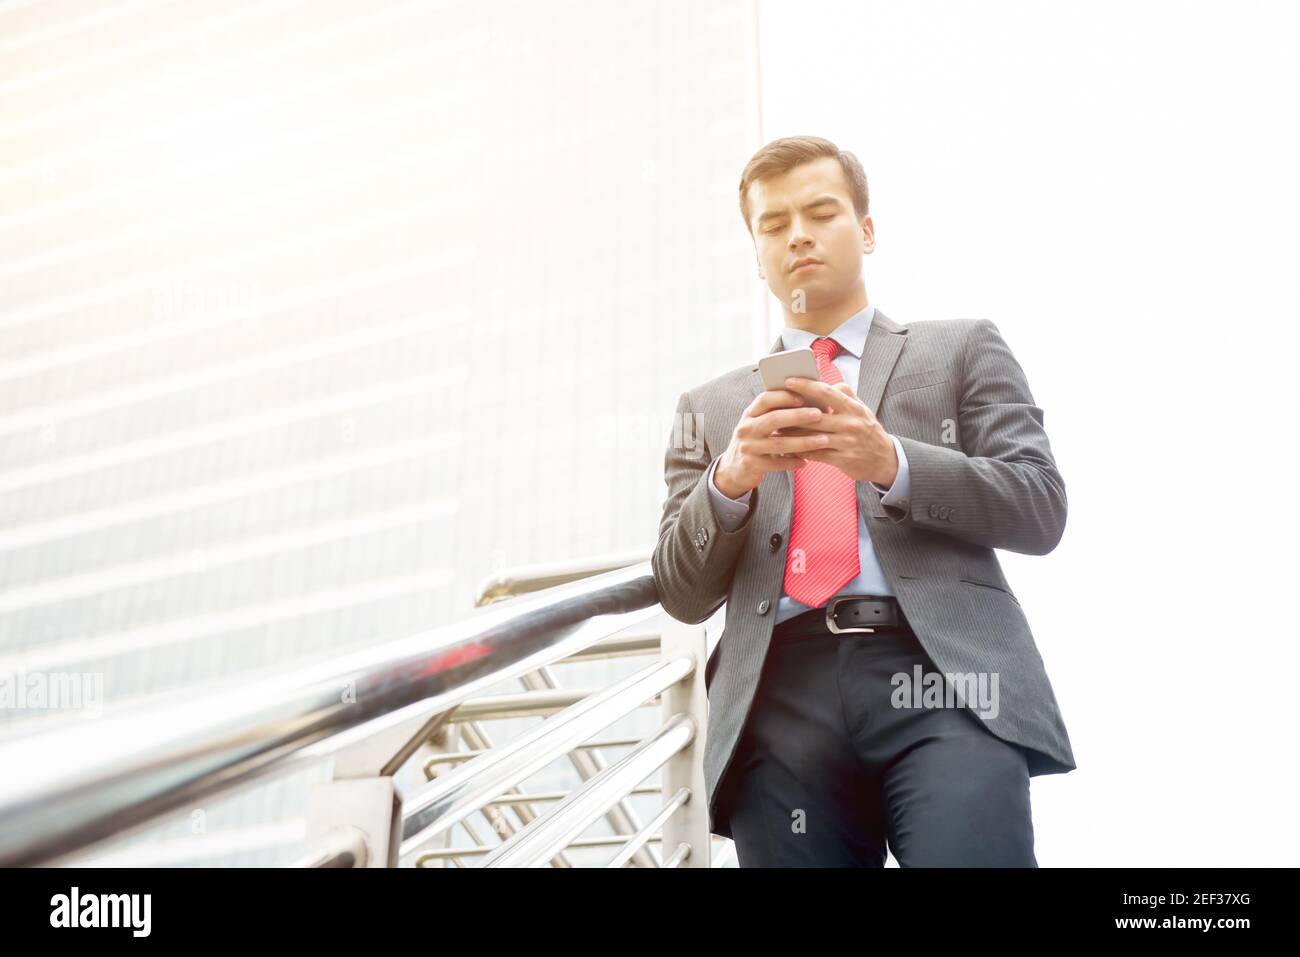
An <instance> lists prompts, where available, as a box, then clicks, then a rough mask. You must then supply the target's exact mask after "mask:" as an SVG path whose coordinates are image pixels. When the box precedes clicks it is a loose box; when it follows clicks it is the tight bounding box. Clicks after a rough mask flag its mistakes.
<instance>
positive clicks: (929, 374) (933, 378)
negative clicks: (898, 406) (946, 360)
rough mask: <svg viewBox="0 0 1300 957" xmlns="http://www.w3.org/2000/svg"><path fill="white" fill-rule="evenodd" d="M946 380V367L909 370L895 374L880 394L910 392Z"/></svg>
mask: <svg viewBox="0 0 1300 957" xmlns="http://www.w3.org/2000/svg"><path fill="white" fill-rule="evenodd" d="M947 381H948V370H947V369H924V370H922V371H921V372H909V373H907V374H906V375H897V376H894V377H893V378H892V379H890V380H889V382H888V383H887V384H886V386H885V391H884V393H883V395H882V398H883V397H884V396H888V395H896V394H897V393H899V392H910V391H911V390H913V389H924V388H925V387H926V386H928V385H941V384H942V383H944V382H947Z"/></svg>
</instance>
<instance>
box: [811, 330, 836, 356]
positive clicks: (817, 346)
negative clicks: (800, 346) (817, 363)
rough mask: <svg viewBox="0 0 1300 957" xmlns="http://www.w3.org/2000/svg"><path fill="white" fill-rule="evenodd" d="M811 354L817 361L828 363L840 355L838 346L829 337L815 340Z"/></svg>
mask: <svg viewBox="0 0 1300 957" xmlns="http://www.w3.org/2000/svg"><path fill="white" fill-rule="evenodd" d="M812 350H813V354H814V355H815V356H817V358H818V359H824V360H826V361H827V362H829V361H830V360H831V359H834V358H835V357H836V356H837V355H839V354H840V344H839V342H837V341H836V340H834V339H832V338H830V337H829V336H826V337H823V338H821V339H817V340H816V341H814V342H813V344H812Z"/></svg>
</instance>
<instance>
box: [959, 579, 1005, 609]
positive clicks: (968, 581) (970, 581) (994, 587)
mask: <svg viewBox="0 0 1300 957" xmlns="http://www.w3.org/2000/svg"><path fill="white" fill-rule="evenodd" d="M960 581H961V582H962V584H964V585H976V586H978V587H980V588H989V589H992V590H993V591H995V592H999V593H1001V594H1003V595H1006V596H1007V597H1008V598H1010V599H1011V600H1012V601H1014V602H1015V603H1016V604H1017V605H1019V604H1020V599H1019V598H1017V597H1016V596H1015V595H1013V594H1012V593H1011V590H1010V589H1007V588H1003V587H1002V586H1001V585H995V584H993V583H992V582H978V581H975V579H973V578H962V579H960Z"/></svg>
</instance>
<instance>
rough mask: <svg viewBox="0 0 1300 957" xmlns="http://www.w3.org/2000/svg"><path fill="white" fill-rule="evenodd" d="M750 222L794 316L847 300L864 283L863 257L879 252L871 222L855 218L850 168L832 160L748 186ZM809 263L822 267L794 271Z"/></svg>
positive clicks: (770, 276) (761, 256)
mask: <svg viewBox="0 0 1300 957" xmlns="http://www.w3.org/2000/svg"><path fill="white" fill-rule="evenodd" d="M749 222H750V228H751V229H752V231H753V234H754V251H755V253H756V254H757V256H758V265H759V267H760V269H761V271H762V273H763V275H764V278H765V279H766V280H767V285H768V288H770V289H771V290H772V293H773V295H775V296H776V297H777V298H778V299H780V300H781V301H782V302H783V303H785V304H786V306H787V307H790V308H792V309H793V310H795V311H804V310H807V311H812V310H816V309H822V308H825V307H827V306H831V305H834V304H835V303H836V302H838V301H840V300H841V299H843V298H844V297H846V296H848V295H849V294H850V293H851V292H852V290H853V289H855V288H856V287H857V286H859V285H860V284H861V281H862V256H863V254H864V253H869V252H871V250H872V249H874V248H875V234H874V226H873V225H872V222H871V217H870V216H867V217H864V218H863V219H862V220H859V219H857V214H856V213H855V212H854V210H853V197H852V194H851V193H850V192H849V184H848V181H847V180H846V179H845V176H844V170H843V169H841V168H840V164H839V162H838V161H837V160H836V159H835V158H834V157H832V156H821V157H818V158H817V159H815V160H811V161H809V162H807V163H801V164H800V165H798V166H796V167H794V169H791V170H789V171H788V172H786V173H783V174H781V175H780V176H773V177H771V178H770V179H764V180H760V181H758V182H756V183H752V184H750V187H749ZM809 258H811V259H815V260H818V261H819V264H813V265H807V266H802V267H801V268H799V269H795V268H794V267H795V264H796V263H797V262H798V261H800V260H802V259H809ZM800 290H801V291H802V294H801V296H800V295H798V291H800ZM797 299H801V300H802V304H803V307H804V309H802V310H801V309H799V302H798V301H796V300H797Z"/></svg>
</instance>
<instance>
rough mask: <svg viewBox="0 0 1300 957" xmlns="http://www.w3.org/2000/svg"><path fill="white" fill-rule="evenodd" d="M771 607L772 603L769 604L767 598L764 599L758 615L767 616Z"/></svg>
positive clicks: (759, 606)
mask: <svg viewBox="0 0 1300 957" xmlns="http://www.w3.org/2000/svg"><path fill="white" fill-rule="evenodd" d="M771 607H772V603H771V602H769V601H768V600H767V599H766V598H764V599H763V600H762V601H760V602H759V603H758V613H759V614H760V615H766V614H767V610H768V609H769V608H771Z"/></svg>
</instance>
